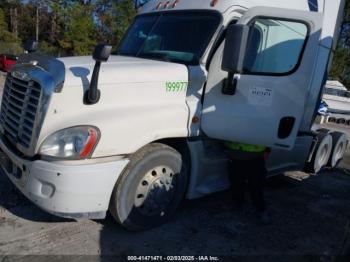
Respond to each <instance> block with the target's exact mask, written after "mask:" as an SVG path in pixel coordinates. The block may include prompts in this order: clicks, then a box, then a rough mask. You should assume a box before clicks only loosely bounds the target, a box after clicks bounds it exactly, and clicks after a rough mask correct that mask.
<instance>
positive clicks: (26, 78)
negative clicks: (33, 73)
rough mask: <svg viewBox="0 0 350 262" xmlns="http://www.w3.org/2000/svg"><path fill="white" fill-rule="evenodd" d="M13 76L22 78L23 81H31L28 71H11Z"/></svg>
mask: <svg viewBox="0 0 350 262" xmlns="http://www.w3.org/2000/svg"><path fill="white" fill-rule="evenodd" d="M11 75H12V77H14V78H17V79H20V80H22V81H27V82H28V81H30V77H29V75H28V74H27V73H25V72H21V71H13V72H12V73H11Z"/></svg>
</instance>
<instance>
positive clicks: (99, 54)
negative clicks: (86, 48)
mask: <svg viewBox="0 0 350 262" xmlns="http://www.w3.org/2000/svg"><path fill="white" fill-rule="evenodd" d="M111 52H112V46H110V45H104V44H98V45H97V46H96V47H95V50H94V53H93V55H92V57H93V58H94V60H95V61H97V62H107V61H108V58H109V56H110V55H111Z"/></svg>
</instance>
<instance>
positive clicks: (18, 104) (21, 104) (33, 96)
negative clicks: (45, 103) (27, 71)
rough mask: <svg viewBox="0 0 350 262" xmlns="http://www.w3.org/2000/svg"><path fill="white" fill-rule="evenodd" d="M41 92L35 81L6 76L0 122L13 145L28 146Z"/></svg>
mask: <svg viewBox="0 0 350 262" xmlns="http://www.w3.org/2000/svg"><path fill="white" fill-rule="evenodd" d="M41 92H42V91H41V86H40V85H39V84H38V83H36V82H35V81H23V80H20V79H17V78H14V77H12V76H11V75H10V74H9V75H8V76H7V78H6V82H5V87H4V92H3V98H2V104H1V115H0V122H1V125H2V129H3V132H4V136H5V137H6V138H7V139H8V140H9V141H10V142H11V143H13V144H14V145H20V146H22V147H24V148H29V147H30V145H31V142H32V137H33V130H34V126H35V121H36V116H37V111H38V107H39V101H40V97H41Z"/></svg>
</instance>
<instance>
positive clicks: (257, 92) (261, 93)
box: [248, 86, 273, 106]
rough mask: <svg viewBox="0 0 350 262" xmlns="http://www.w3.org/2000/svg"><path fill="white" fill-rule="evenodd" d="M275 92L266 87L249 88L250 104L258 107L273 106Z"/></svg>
mask: <svg viewBox="0 0 350 262" xmlns="http://www.w3.org/2000/svg"><path fill="white" fill-rule="evenodd" d="M272 101H273V90H272V89H270V88H266V87H259V86H252V87H250V88H249V95H248V102H249V104H251V105H256V106H271V104H272Z"/></svg>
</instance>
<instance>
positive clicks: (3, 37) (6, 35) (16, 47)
mask: <svg viewBox="0 0 350 262" xmlns="http://www.w3.org/2000/svg"><path fill="white" fill-rule="evenodd" d="M19 52H21V47H20V40H19V39H18V38H17V37H16V36H15V35H14V34H12V33H11V32H9V31H8V25H7V23H6V20H5V14H4V11H3V10H2V9H0V53H15V54H16V53H19Z"/></svg>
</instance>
